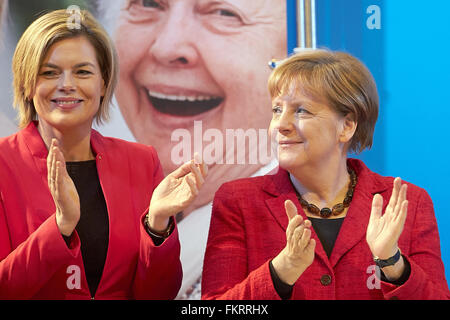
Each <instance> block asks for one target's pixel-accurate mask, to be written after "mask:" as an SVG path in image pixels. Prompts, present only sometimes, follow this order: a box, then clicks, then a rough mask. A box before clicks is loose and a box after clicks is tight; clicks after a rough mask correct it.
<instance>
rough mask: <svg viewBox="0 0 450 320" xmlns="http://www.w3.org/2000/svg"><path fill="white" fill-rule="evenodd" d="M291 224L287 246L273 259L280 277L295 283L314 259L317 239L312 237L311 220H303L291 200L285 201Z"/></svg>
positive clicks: (287, 234) (287, 233) (287, 231)
mask: <svg viewBox="0 0 450 320" xmlns="http://www.w3.org/2000/svg"><path fill="white" fill-rule="evenodd" d="M284 207H285V210H286V214H287V216H288V218H289V224H288V227H287V228H286V247H285V248H284V249H283V250H282V251H281V252H280V253H279V254H278V255H277V256H276V257H275V258H274V259H273V260H272V266H273V267H274V269H275V272H276V273H277V275H278V277H279V278H280V280H281V281H283V282H284V283H286V284H289V285H293V284H294V283H295V282H296V281H297V280H298V278H300V276H301V275H302V274H303V272H305V270H306V269H307V268H308V267H309V266H310V265H311V264H312V263H313V261H314V250H315V248H316V241H315V240H314V239H311V229H310V228H311V221H309V220H305V221H303V218H302V216H300V215H299V214H298V213H297V208H296V207H295V204H294V203H293V202H292V201H291V200H286V201H285V203H284Z"/></svg>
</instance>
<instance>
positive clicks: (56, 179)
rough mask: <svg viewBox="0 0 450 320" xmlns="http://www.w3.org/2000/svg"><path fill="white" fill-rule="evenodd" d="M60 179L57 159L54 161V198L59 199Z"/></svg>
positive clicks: (59, 164) (59, 163)
mask: <svg viewBox="0 0 450 320" xmlns="http://www.w3.org/2000/svg"><path fill="white" fill-rule="evenodd" d="M61 180H62V179H61V162H60V161H57V162H56V174H55V181H54V185H55V196H56V199H59V192H60V190H61Z"/></svg>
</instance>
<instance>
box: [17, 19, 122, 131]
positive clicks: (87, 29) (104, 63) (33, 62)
mask: <svg viewBox="0 0 450 320" xmlns="http://www.w3.org/2000/svg"><path fill="white" fill-rule="evenodd" d="M73 13H74V12H70V11H66V10H55V11H52V12H49V13H46V14H44V15H43V16H41V17H39V18H38V19H37V20H35V21H34V22H33V23H32V24H31V25H30V26H29V27H28V28H27V30H25V32H24V34H23V35H22V37H21V38H20V40H19V42H18V44H17V47H16V51H15V53H14V57H13V63H12V69H13V75H14V80H13V86H14V107H15V108H17V109H18V117H19V126H20V127H21V128H23V127H25V126H27V125H28V124H29V123H30V122H31V121H33V120H35V119H36V118H37V113H36V109H35V107H34V104H33V100H32V95H33V94H34V90H35V88H36V83H37V78H38V75H39V69H40V67H41V65H42V63H43V61H44V58H45V56H46V55H47V53H48V51H49V50H50V47H51V46H52V45H53V44H55V43H56V42H58V41H61V40H65V39H70V38H76V37H86V39H88V40H89V42H90V43H91V44H92V46H93V47H94V48H95V52H96V55H97V62H98V64H99V66H100V71H101V73H102V78H103V81H104V83H105V88H106V90H105V95H104V96H103V97H102V99H101V102H100V108H99V111H98V112H97V114H96V116H95V120H96V122H97V124H101V123H103V122H104V121H107V120H108V119H109V105H110V103H111V100H112V97H113V94H114V89H115V87H116V84H117V74H118V63H117V54H116V50H115V47H114V44H113V42H112V40H111V39H110V37H109V36H108V34H107V32H106V31H105V30H104V29H103V27H102V26H101V25H100V23H99V22H97V20H96V19H95V18H94V17H93V16H92V14H91V13H89V12H88V11H86V10H80V11H78V13H79V15H77V18H79V19H74V16H73ZM74 23H76V25H74Z"/></svg>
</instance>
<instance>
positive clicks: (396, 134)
mask: <svg viewBox="0 0 450 320" xmlns="http://www.w3.org/2000/svg"><path fill="white" fill-rule="evenodd" d="M423 3H424V2H423V1H421V0H395V1H392V0H390V1H387V0H316V20H317V22H316V24H317V46H318V47H319V48H320V47H326V48H329V49H332V50H340V51H346V52H349V53H351V54H353V55H355V56H356V57H358V58H359V59H361V60H362V61H363V62H364V63H365V64H366V65H367V67H368V68H369V69H370V71H371V72H372V74H373V75H374V78H375V80H376V82H377V87H378V91H379V95H380V115H379V118H378V122H377V127H376V130H375V137H374V145H373V147H372V149H371V150H368V151H367V150H366V151H364V152H363V153H362V154H360V155H358V156H356V157H358V158H360V159H362V160H363V161H365V162H366V164H367V165H368V166H369V167H370V168H371V169H372V170H373V171H376V172H378V173H380V174H382V175H385V176H400V177H402V178H403V179H404V180H407V181H409V182H411V183H414V184H416V185H418V186H420V187H422V188H424V189H426V190H427V191H428V193H429V194H430V196H431V198H432V199H433V203H434V207H435V212H436V218H437V222H438V227H439V231H440V237H441V252H442V258H443V260H444V264H445V266H446V277H447V281H448V279H450V232H449V231H450V201H449V198H450V197H449V191H448V188H446V182H447V181H449V180H450V166H449V162H450V161H449V160H448V159H449V156H450V149H449V142H448V140H449V138H450V134H449V133H448V129H447V127H448V121H449V119H450V98H449V95H448V92H449V89H448V86H449V85H450V56H449V54H448V52H449V51H450V32H449V31H450V27H449V26H448V16H449V15H450V1H446V0H433V1H428V2H426V4H427V5H426V6H424V4H423ZM372 5H377V6H378V7H379V8H380V12H381V16H380V18H381V25H380V29H370V28H368V26H367V21H368V19H370V17H371V15H372V14H373V12H369V13H368V12H367V9H368V8H369V7H370V6H372ZM287 8H288V52H289V53H291V52H292V50H293V48H295V46H296V38H297V31H296V22H295V20H296V1H295V0H287ZM352 156H354V155H352Z"/></svg>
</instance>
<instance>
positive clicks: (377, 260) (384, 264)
mask: <svg viewBox="0 0 450 320" xmlns="http://www.w3.org/2000/svg"><path fill="white" fill-rule="evenodd" d="M400 257H401V252H400V249H398V250H397V253H396V254H394V255H393V256H392V257H390V258H389V259H385V260H383V259H380V258H378V257H376V256H374V257H373V261H374V262H375V264H376V265H377V266H378V267H380V268H384V267H388V266H392V265H394V264H396V263H397V261H398V260H399V259H400Z"/></svg>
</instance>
